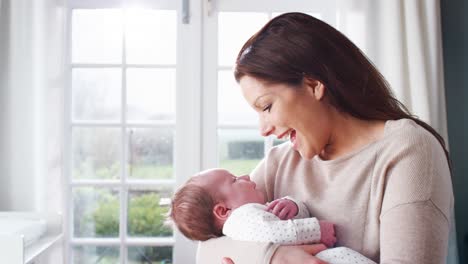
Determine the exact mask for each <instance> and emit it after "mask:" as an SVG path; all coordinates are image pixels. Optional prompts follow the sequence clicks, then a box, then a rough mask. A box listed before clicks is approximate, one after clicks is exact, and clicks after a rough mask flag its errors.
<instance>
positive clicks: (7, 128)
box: [0, 0, 64, 210]
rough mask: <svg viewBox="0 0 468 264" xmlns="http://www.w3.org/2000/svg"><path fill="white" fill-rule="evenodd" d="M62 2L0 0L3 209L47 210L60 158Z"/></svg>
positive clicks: (0, 184) (0, 186) (0, 189)
mask: <svg viewBox="0 0 468 264" xmlns="http://www.w3.org/2000/svg"><path fill="white" fill-rule="evenodd" d="M58 2H59V1H52V0H36V1H28V0H2V8H1V16H0V30H1V32H0V33H1V34H0V36H1V37H0V62H1V63H0V65H1V66H0V67H1V68H0V77H1V79H0V85H1V86H0V126H1V127H0V210H43V209H44V208H45V204H46V197H47V188H48V186H49V185H50V178H49V174H48V173H46V172H48V171H49V169H50V164H51V162H50V160H51V156H54V157H53V158H52V159H57V155H58V156H59V158H60V157H61V151H62V149H61V145H62V141H61V138H62V136H61V131H62V127H63V126H62V114H61V113H62V112H63V110H62V109H63V103H62V102H63V101H62V96H61V94H62V91H63V86H62V85H61V84H62V83H63V45H62V43H63V40H64V37H63V36H64V30H63V28H64V23H62V22H63V16H64V8H63V6H61V7H59V6H57V4H58ZM54 166H59V168H61V162H56V163H54ZM56 187H57V186H56ZM60 189H61V188H60ZM60 189H59V190H56V192H57V193H60Z"/></svg>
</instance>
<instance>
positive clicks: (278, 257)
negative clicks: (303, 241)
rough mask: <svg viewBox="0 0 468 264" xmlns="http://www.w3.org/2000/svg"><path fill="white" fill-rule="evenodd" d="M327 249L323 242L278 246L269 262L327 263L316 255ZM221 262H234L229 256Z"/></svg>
mask: <svg viewBox="0 0 468 264" xmlns="http://www.w3.org/2000/svg"><path fill="white" fill-rule="evenodd" d="M325 249H327V247H325V245H323V244H314V245H301V246H279V247H278V249H276V252H275V254H274V255H273V257H272V258H271V264H297V263H307V264H327V263H326V262H325V261H322V260H320V259H318V258H316V257H314V255H315V254H318V253H319V252H320V251H322V250H325ZM221 263H222V264H235V263H234V261H232V259H230V258H223V259H222V261H221Z"/></svg>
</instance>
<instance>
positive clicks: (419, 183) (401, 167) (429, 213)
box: [380, 135, 453, 264]
mask: <svg viewBox="0 0 468 264" xmlns="http://www.w3.org/2000/svg"><path fill="white" fill-rule="evenodd" d="M409 142H410V144H408V145H407V146H404V147H400V148H398V149H397V148H395V149H394V159H392V160H391V162H390V163H389V166H388V167H387V174H386V179H385V181H386V182H385V192H384V197H383V201H382V210H381V214H380V263H384V264H391V263H399V264H403V263H426V264H432V263H433V264H436V263H445V258H446V254H447V244H448V235H449V230H450V221H449V217H450V212H451V209H452V207H453V193H452V186H451V180H450V171H449V168H448V165H447V160H446V158H445V155H444V152H443V150H442V148H441V146H440V144H439V143H438V142H437V141H436V140H435V139H434V137H433V136H432V135H415V137H414V138H410V139H409Z"/></svg>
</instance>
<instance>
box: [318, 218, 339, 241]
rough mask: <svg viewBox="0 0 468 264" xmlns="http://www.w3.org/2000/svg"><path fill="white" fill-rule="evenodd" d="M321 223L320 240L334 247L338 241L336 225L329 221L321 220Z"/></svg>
mask: <svg viewBox="0 0 468 264" xmlns="http://www.w3.org/2000/svg"><path fill="white" fill-rule="evenodd" d="M319 224H320V234H321V236H320V242H322V243H323V244H325V246H327V247H333V245H335V243H336V234H335V225H334V224H333V223H332V222H328V221H319Z"/></svg>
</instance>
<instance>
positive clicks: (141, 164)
mask: <svg viewBox="0 0 468 264" xmlns="http://www.w3.org/2000/svg"><path fill="white" fill-rule="evenodd" d="M127 136H128V150H129V154H128V177H129V178H138V179H170V178H172V176H173V156H174V154H173V152H174V131H173V129H171V128H132V129H129V130H128V131H127Z"/></svg>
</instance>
